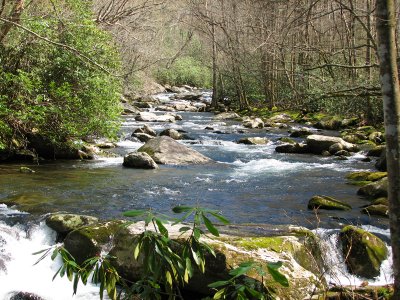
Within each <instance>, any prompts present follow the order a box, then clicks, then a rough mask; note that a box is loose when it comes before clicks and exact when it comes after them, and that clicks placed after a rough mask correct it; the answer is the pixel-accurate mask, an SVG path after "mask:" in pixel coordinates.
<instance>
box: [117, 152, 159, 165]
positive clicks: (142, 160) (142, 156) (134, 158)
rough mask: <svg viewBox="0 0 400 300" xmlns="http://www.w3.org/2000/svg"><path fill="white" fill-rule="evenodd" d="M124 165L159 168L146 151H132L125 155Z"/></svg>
mask: <svg viewBox="0 0 400 300" xmlns="http://www.w3.org/2000/svg"><path fill="white" fill-rule="evenodd" d="M123 166H124V167H128V168H137V169H157V168H158V165H157V164H156V162H155V161H154V160H153V159H152V158H151V156H150V155H148V154H147V153H145V152H131V153H128V154H127V155H125V156H124V162H123Z"/></svg>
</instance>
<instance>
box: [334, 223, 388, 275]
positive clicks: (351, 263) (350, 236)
mask: <svg viewBox="0 0 400 300" xmlns="http://www.w3.org/2000/svg"><path fill="white" fill-rule="evenodd" d="M339 237H340V240H341V242H342V250H343V256H344V257H345V258H346V260H345V263H346V266H347V269H348V270H349V272H350V273H351V274H354V275H357V276H361V277H364V278H369V279H372V278H374V277H376V276H378V275H379V274H380V267H381V264H382V262H383V261H384V260H385V259H386V258H387V255H388V251H387V248H386V244H385V243H384V242H383V241H382V240H381V239H380V238H378V237H377V236H375V235H373V234H372V233H370V232H367V231H365V230H363V229H361V228H358V227H355V226H351V225H350V226H346V227H344V228H343V229H342V230H341V231H340V235H339Z"/></svg>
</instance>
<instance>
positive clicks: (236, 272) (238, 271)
mask: <svg viewBox="0 0 400 300" xmlns="http://www.w3.org/2000/svg"><path fill="white" fill-rule="evenodd" d="M253 265H254V263H253V262H246V263H242V264H240V265H239V267H237V268H235V269H233V270H231V271H230V272H229V275H231V276H234V277H239V276H241V275H244V274H246V273H247V272H248V271H250V269H251V268H252V267H253Z"/></svg>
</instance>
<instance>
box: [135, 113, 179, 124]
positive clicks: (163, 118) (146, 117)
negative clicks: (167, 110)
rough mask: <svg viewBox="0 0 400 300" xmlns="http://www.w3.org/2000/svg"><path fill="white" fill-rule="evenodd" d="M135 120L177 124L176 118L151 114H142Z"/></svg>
mask: <svg viewBox="0 0 400 300" xmlns="http://www.w3.org/2000/svg"><path fill="white" fill-rule="evenodd" d="M135 120H136V121H143V122H175V117H174V116H172V115H156V114H155V113H151V112H141V113H139V115H138V116H136V117H135Z"/></svg>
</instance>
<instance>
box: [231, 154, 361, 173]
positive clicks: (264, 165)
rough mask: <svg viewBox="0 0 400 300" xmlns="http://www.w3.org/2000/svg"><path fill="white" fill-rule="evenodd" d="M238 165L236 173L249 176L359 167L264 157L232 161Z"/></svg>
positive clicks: (344, 170)
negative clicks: (300, 170)
mask: <svg viewBox="0 0 400 300" xmlns="http://www.w3.org/2000/svg"><path fill="white" fill-rule="evenodd" d="M232 165H234V166H236V167H237V168H236V170H235V171H234V172H235V175H237V176H249V175H254V174H259V173H276V172H282V171H286V172H287V171H296V170H299V169H302V170H315V169H318V168H320V169H331V170H337V171H341V172H350V171H356V170H358V169H357V168H354V167H352V166H343V165H342V164H338V163H325V164H324V163H304V162H288V161H282V160H278V159H274V158H263V159H256V160H251V161H249V162H243V161H241V160H236V161H234V162H233V163H232Z"/></svg>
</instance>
